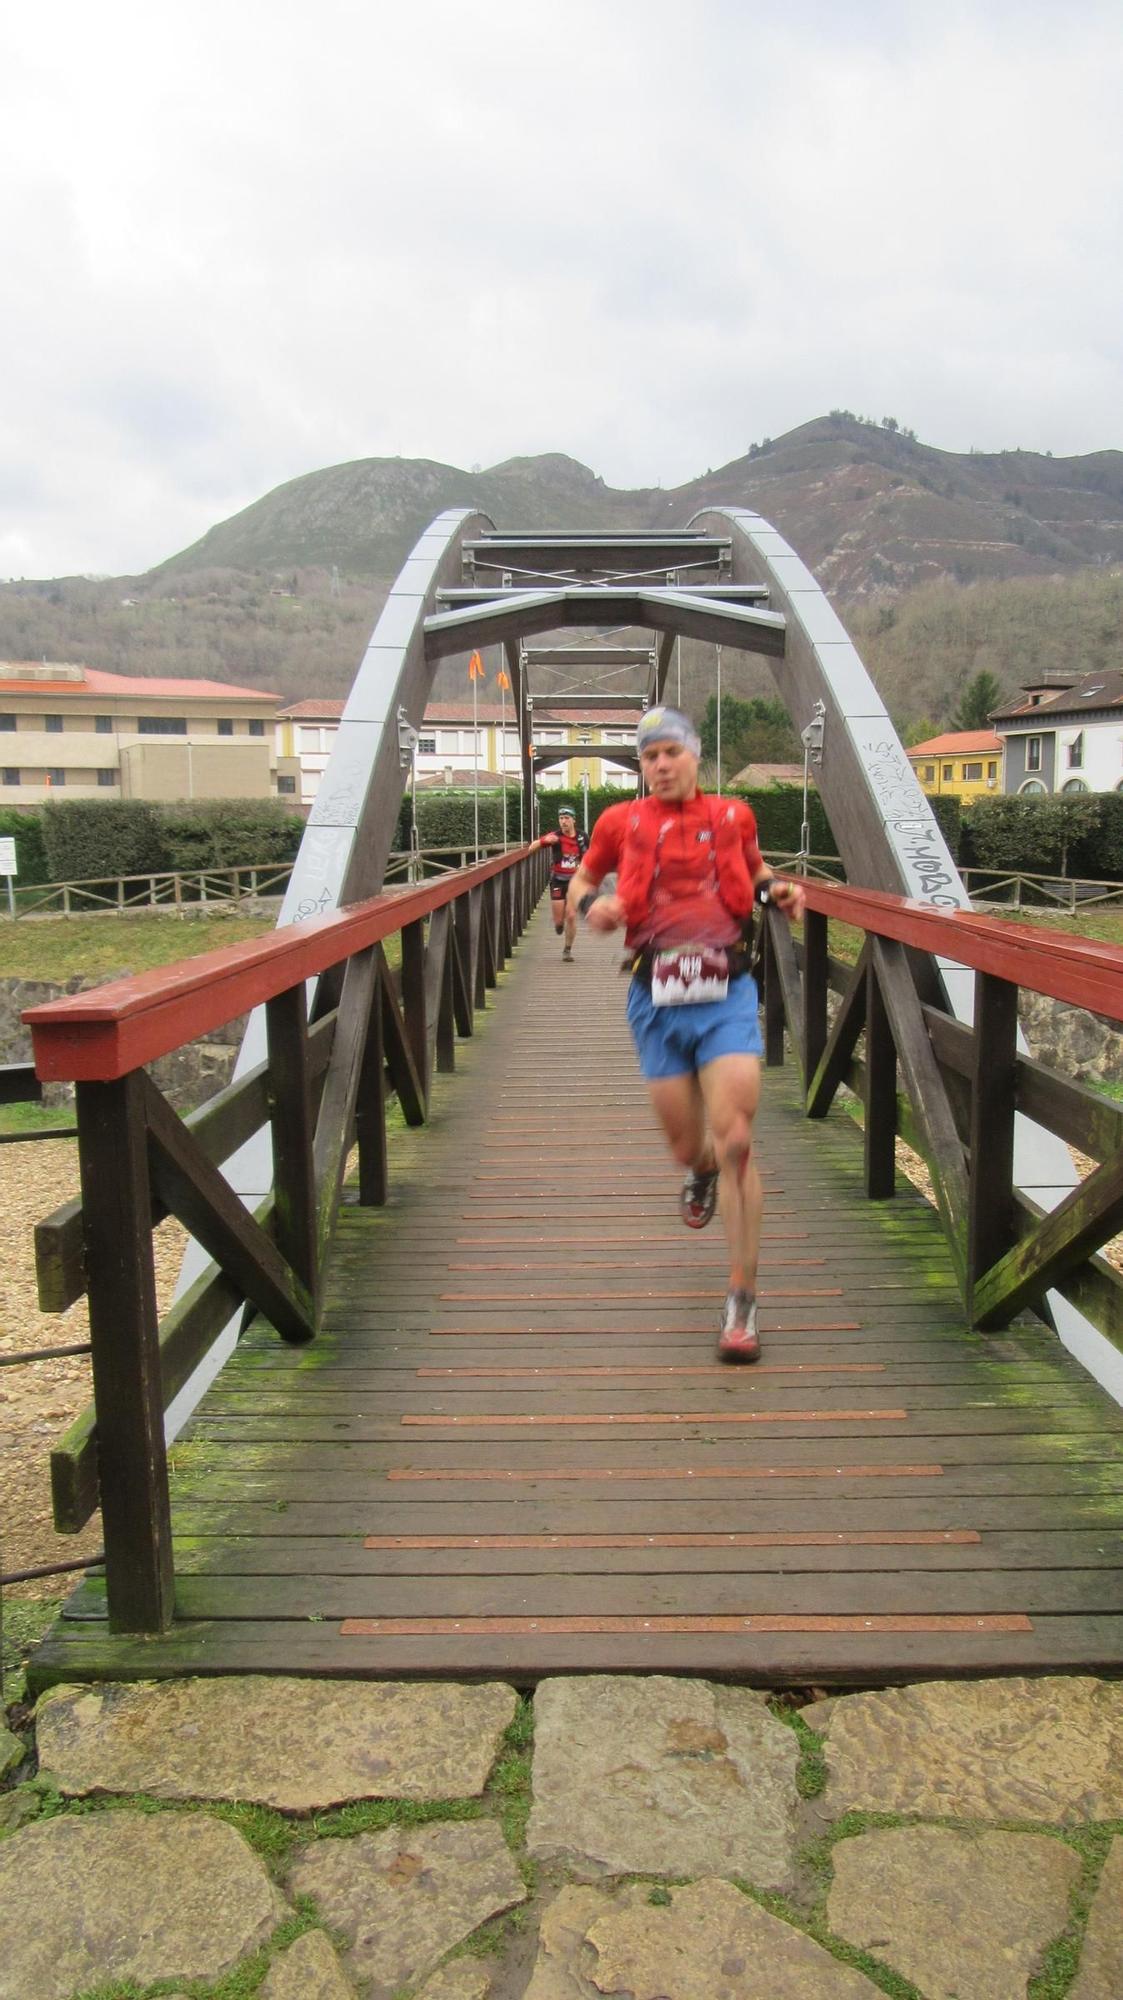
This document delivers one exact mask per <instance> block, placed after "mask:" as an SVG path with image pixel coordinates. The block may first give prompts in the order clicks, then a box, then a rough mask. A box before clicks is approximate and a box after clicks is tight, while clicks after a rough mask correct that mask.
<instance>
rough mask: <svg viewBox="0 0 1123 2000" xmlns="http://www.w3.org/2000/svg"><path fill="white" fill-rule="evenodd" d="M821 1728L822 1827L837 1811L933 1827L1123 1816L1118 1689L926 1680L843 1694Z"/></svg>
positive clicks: (1063, 1682) (820, 1719) (1059, 1681)
mask: <svg viewBox="0 0 1123 2000" xmlns="http://www.w3.org/2000/svg"><path fill="white" fill-rule="evenodd" d="M822 1707H824V1708H828V1709H829V1712H828V1713H827V1714H826V1715H825V1716H820V1715H819V1714H818V1713H817V1706H816V1705H813V1706H812V1707H810V1708H807V1709H805V1710H804V1711H803V1713H804V1719H805V1720H806V1721H807V1722H808V1723H810V1724H811V1725H812V1727H819V1728H820V1729H821V1733H822V1736H823V1741H824V1745H825V1750H826V1763H827V1773H828V1777H827V1787H826V1791H825V1793H824V1795H823V1799H822V1810H823V1813H824V1816H825V1817H826V1818H827V1819H832V1820H833V1819H837V1818H839V1817H840V1816H841V1815H842V1814H843V1813H845V1812H851V1811H858V1812H883V1813H919V1814H923V1815H926V1816H927V1817H929V1818H947V1819H978V1820H1008V1819H1020V1820H1042V1821H1048V1822H1050V1823H1052V1824H1054V1825H1065V1826H1075V1825H1078V1824H1080V1823H1081V1822H1087V1821H1094V1820H1111V1819H1118V1818H1121V1817H1123V1683H1121V1682H1118V1681H1100V1680H1094V1679H1092V1678H1091V1677H1090V1676H1085V1675H1060V1676H1056V1677H1050V1678H1049V1679H1042V1680H1026V1679H1021V1678H1012V1679H1008V1680H984V1681H929V1682H925V1683H921V1684H919V1685H916V1686H913V1687H902V1688H886V1689H883V1690H881V1691H880V1692H877V1693H873V1694H855V1695H840V1696H838V1697H836V1698H835V1699H834V1700H832V1701H831V1702H830V1703H829V1704H827V1703H823V1704H822Z"/></svg>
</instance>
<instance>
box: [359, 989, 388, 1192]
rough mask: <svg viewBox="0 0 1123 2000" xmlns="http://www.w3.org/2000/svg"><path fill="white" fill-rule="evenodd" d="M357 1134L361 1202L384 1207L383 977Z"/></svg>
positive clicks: (373, 1010)
mask: <svg viewBox="0 0 1123 2000" xmlns="http://www.w3.org/2000/svg"><path fill="white" fill-rule="evenodd" d="M355 1137H356V1139H357V1141H358V1147H359V1202H360V1204H361V1206H362V1207H363V1208H383V1207H385V1204H386V1197H387V1194H388V1193H389V1185H390V1176H389V1168H388V1162H387V1155H386V1042H385V1035H384V1032H383V1024H382V979H381V975H380V976H379V978H378V979H376V980H375V984H374V992H373V994H372V997H371V1007H370V1020H369V1022H368V1023H367V1039H366V1047H365V1048H364V1050H363V1066H362V1069H361V1071H360V1073H359V1089H358V1095H357V1096H356V1099H355Z"/></svg>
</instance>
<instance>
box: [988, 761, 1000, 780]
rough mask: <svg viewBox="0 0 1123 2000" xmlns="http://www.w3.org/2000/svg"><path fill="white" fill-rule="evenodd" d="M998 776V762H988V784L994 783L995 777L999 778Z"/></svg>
mask: <svg viewBox="0 0 1123 2000" xmlns="http://www.w3.org/2000/svg"><path fill="white" fill-rule="evenodd" d="M997 776H998V765H997V764H988V765H987V783H988V785H993V783H994V781H995V779H996V778H997Z"/></svg>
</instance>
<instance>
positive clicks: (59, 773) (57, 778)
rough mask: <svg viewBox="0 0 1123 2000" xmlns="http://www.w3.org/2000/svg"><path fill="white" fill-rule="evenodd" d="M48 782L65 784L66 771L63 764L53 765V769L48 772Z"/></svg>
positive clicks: (50, 783)
mask: <svg viewBox="0 0 1123 2000" xmlns="http://www.w3.org/2000/svg"><path fill="white" fill-rule="evenodd" d="M47 783H48V784H49V785H65V783H66V772H65V771H64V770H63V769H62V767H61V765H58V764H53V765H52V766H51V769H50V770H49V771H48V772H47Z"/></svg>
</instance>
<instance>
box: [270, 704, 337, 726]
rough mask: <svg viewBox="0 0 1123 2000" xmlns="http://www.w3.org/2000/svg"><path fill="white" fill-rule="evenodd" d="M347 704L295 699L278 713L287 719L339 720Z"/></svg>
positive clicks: (305, 720)
mask: <svg viewBox="0 0 1123 2000" xmlns="http://www.w3.org/2000/svg"><path fill="white" fill-rule="evenodd" d="M346 706H347V704H346V702H343V701H314V700H311V701H294V702H292V703H290V705H289V707H288V708H279V709H278V710H277V714H278V716H279V717H283V718H284V719H285V721H296V722H338V721H339V719H340V717H341V715H342V714H343V711H344V709H345V708H346Z"/></svg>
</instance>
